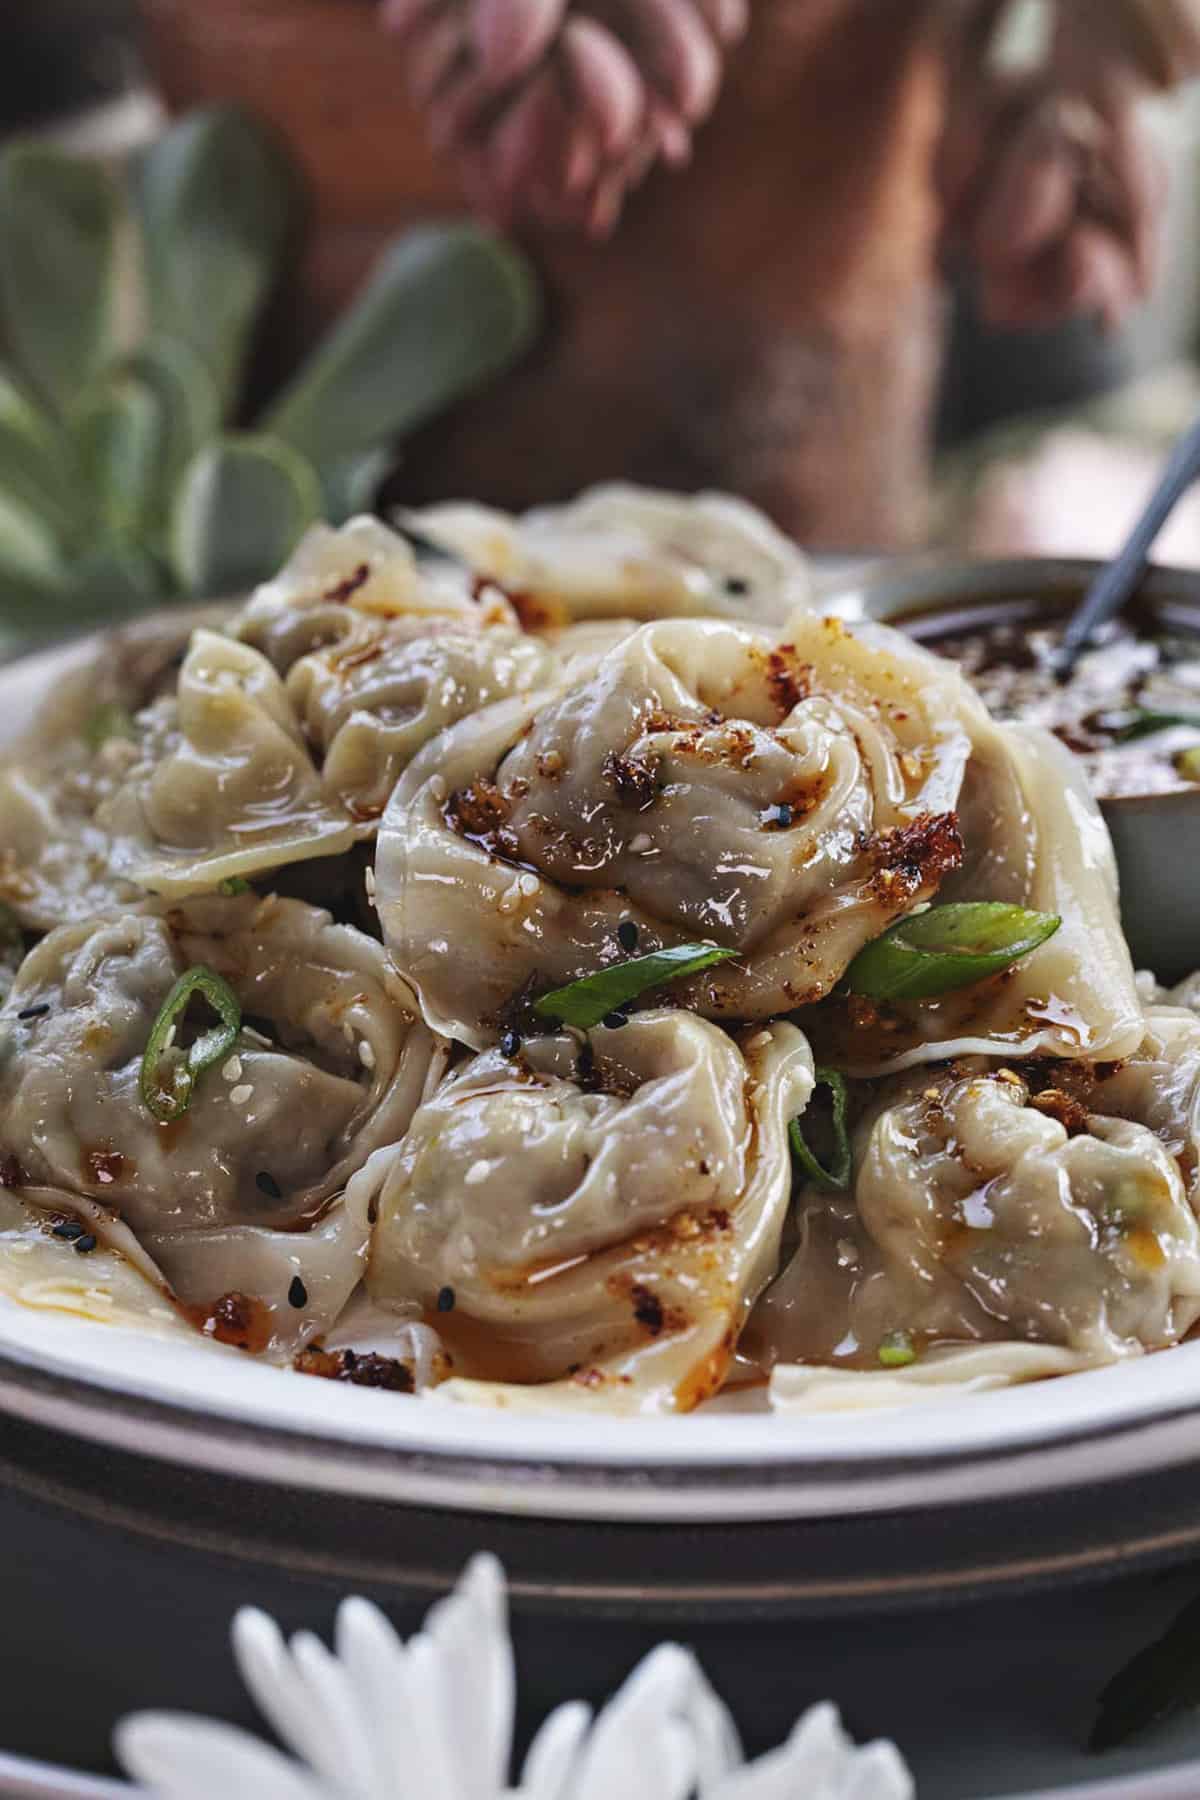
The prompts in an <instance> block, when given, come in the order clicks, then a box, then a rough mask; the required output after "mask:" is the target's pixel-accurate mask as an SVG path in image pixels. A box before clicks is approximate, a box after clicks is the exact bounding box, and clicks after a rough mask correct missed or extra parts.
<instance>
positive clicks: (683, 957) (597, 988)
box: [533, 944, 737, 1031]
mask: <svg viewBox="0 0 1200 1800" xmlns="http://www.w3.org/2000/svg"><path fill="white" fill-rule="evenodd" d="M736 955H737V951H736V950H720V949H718V948H717V946H716V945H715V944H676V945H675V947H674V948H673V949H671V950H655V951H653V952H652V953H651V955H649V956H631V957H629V958H628V959H627V961H625V962H619V963H613V964H611V966H610V967H609V968H607V969H598V970H597V971H596V973H595V974H594V975H583V976H581V977H580V979H579V980H578V981H571V982H568V983H567V985H566V987H560V988H555V989H554V991H553V992H552V993H549V994H543V995H542V997H541V999H540V1000H539V1001H537V1002H536V1004H535V1006H534V1009H533V1010H534V1013H535V1014H536V1016H537V1017H538V1018H539V1019H555V1020H557V1021H558V1022H559V1023H560V1024H562V1025H575V1026H577V1027H578V1028H579V1029H580V1030H581V1031H590V1030H591V1028H592V1026H593V1025H599V1023H600V1021H601V1020H602V1019H604V1018H607V1016H608V1014H609V1013H611V1012H616V1011H617V1009H618V1008H619V1007H622V1006H626V1005H628V1003H629V1001H630V1000H636V999H637V997H638V995H639V994H644V993H645V992H646V991H647V989H649V988H656V987H661V986H662V985H663V983H664V982H667V981H678V980H679V979H680V978H681V977H682V976H684V975H695V974H697V973H698V972H699V971H700V970H701V969H709V968H711V967H712V965H713V964H714V963H719V962H727V961H728V959H729V958H730V957H731V956H736Z"/></svg>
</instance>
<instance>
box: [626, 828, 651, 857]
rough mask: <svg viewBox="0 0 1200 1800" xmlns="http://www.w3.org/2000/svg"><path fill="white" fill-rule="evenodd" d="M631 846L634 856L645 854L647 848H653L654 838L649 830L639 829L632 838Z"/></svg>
mask: <svg viewBox="0 0 1200 1800" xmlns="http://www.w3.org/2000/svg"><path fill="white" fill-rule="evenodd" d="M629 848H630V850H631V851H632V853H633V855H634V856H645V854H646V852H647V850H653V848H654V839H653V838H652V837H651V836H650V833H649V832H648V831H639V832H638V834H637V836H636V837H632V838H630V840H629Z"/></svg>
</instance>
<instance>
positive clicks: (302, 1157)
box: [0, 894, 448, 1348]
mask: <svg viewBox="0 0 1200 1800" xmlns="http://www.w3.org/2000/svg"><path fill="white" fill-rule="evenodd" d="M196 967H201V968H203V969H205V970H206V971H209V972H210V973H211V974H212V975H213V976H215V977H217V978H218V979H219V980H220V981H221V982H224V983H225V984H226V985H227V987H228V989H229V990H230V992H231V993H232V995H233V996H234V998H235V1000H236V1004H237V1007H238V1009H239V1016H238V1017H237V1018H236V1019H235V1020H234V1022H233V1026H232V1027H231V1029H230V1035H229V1039H228V1042H227V1043H225V1045H224V1047H223V1049H222V1051H221V1055H220V1059H219V1066H218V1065H217V1064H214V1065H213V1066H209V1067H206V1068H205V1069H204V1072H203V1073H202V1074H200V1075H199V1076H198V1077H197V1078H196V1079H195V1082H194V1087H193V1088H192V1089H191V1092H190V1096H189V1098H188V1102H187V1104H186V1106H180V1107H179V1108H178V1109H176V1108H173V1107H168V1109H167V1110H168V1113H172V1114H174V1116H172V1117H169V1118H168V1119H166V1120H164V1118H163V1117H162V1116H160V1113H158V1112H155V1111H152V1110H151V1107H150V1105H149V1103H148V1101H147V1098H146V1088H145V1078H144V1074H143V1059H144V1058H145V1056H146V1054H147V1050H148V1049H149V1048H150V1047H151V1039H152V1033H153V1032H154V1029H155V1026H156V1023H157V1022H158V1021H159V1019H160V1017H161V1015H162V1012H163V1008H164V1005H165V1003H166V1002H167V1000H168V998H169V996H170V995H171V992H172V989H173V987H174V984H175V983H176V981H177V979H178V978H179V977H180V976H181V975H182V974H183V972H184V971H186V970H189V969H192V968H196ZM201 991H202V992H203V991H204V990H201ZM22 1014H24V1015H25V1017H24V1018H22V1017H21V1016H20V1015H22ZM189 1017H190V1015H188V1014H187V1013H186V1012H185V1011H184V1010H183V1009H182V1008H181V1010H180V1014H179V1019H178V1031H179V1034H180V1036H179V1039H178V1041H172V1042H167V1041H165V1040H164V1041H163V1043H162V1046H161V1048H162V1054H163V1057H164V1059H165V1061H166V1062H169V1061H170V1059H171V1058H172V1057H173V1056H177V1055H178V1054H179V1053H180V1050H181V1047H182V1044H183V1036H182V1034H183V1030H184V1026H185V1023H186V1022H187V1021H188V1019H189ZM189 1029H190V1030H191V1031H192V1032H193V1033H196V1032H200V1031H201V1030H202V1029H203V1030H209V1029H214V1026H213V1021H212V1018H211V1016H209V1015H208V1014H205V1016H204V1017H203V1018H202V1019H201V1020H200V1021H199V1023H194V1022H193V1023H191V1024H190V1025H189ZM0 1031H2V1032H3V1033H4V1034H5V1035H6V1036H7V1037H8V1038H9V1040H10V1043H11V1044H12V1046H13V1047H14V1049H15V1050H16V1051H17V1054H10V1055H9V1056H8V1057H7V1058H6V1059H5V1061H4V1063H3V1065H2V1067H0V1119H2V1121H3V1124H2V1127H0V1139H2V1149H3V1154H4V1156H5V1157H6V1158H8V1159H9V1161H8V1163H7V1165H6V1166H7V1167H8V1169H9V1172H10V1175H11V1176H12V1178H13V1182H12V1184H13V1185H15V1186H17V1187H18V1188H23V1187H26V1186H28V1187H29V1188H31V1189H32V1188H50V1189H57V1190H59V1191H60V1192H62V1193H64V1194H71V1193H74V1194H78V1195H81V1196H84V1197H86V1198H88V1199H90V1200H91V1201H93V1202H96V1203H99V1204H101V1205H105V1206H110V1207H112V1208H115V1209H116V1210H117V1211H118V1212H119V1214H120V1217H121V1218H122V1219H123V1220H124V1222H125V1224H126V1225H127V1226H129V1227H130V1228H131V1229H132V1230H133V1231H134V1232H135V1233H136V1234H137V1237H138V1239H139V1240H140V1242H141V1243H142V1244H143V1246H144V1247H145V1248H146V1249H147V1250H148V1251H149V1252H150V1254H151V1255H152V1256H153V1257H154V1259H155V1261H156V1262H157V1264H158V1265H159V1267H160V1268H161V1269H162V1270H163V1271H164V1272H165V1274H166V1275H167V1277H168V1278H169V1280H170V1282H171V1284H172V1286H173V1287H174V1289H175V1291H176V1292H177V1293H178V1294H179V1295H180V1296H181V1298H183V1299H184V1300H186V1301H188V1302H190V1303H195V1304H197V1305H206V1304H211V1303H213V1302H215V1301H217V1300H218V1299H219V1298H220V1297H221V1296H222V1295H225V1294H228V1293H231V1292H238V1293H241V1294H244V1295H248V1296H250V1297H251V1298H253V1299H254V1300H255V1301H256V1302H258V1303H261V1306H262V1307H263V1308H265V1312H266V1317H265V1319H264V1323H265V1325H266V1328H267V1329H266V1332H265V1337H264V1342H263V1343H262V1344H261V1345H260V1346H259V1347H261V1348H269V1347H271V1346H272V1343H274V1346H275V1347H276V1348H278V1347H279V1345H280V1344H282V1343H285V1342H290V1341H292V1340H293V1339H294V1338H295V1337H296V1336H297V1334H298V1333H301V1334H302V1333H305V1332H306V1333H308V1334H311V1333H312V1332H313V1331H315V1330H317V1329H318V1328H319V1327H320V1325H321V1324H322V1323H323V1322H329V1321H331V1320H332V1318H333V1317H336V1315H337V1313H338V1312H339V1311H340V1310H341V1307H342V1306H343V1305H344V1303H345V1301H346V1299H347V1298H348V1296H349V1294H350V1292H351V1291H352V1290H353V1288H354V1286H355V1285H356V1283H357V1281H358V1279H359V1277H360V1275H361V1273H362V1268H363V1264H364V1258H365V1249H366V1237H367V1225H366V1220H365V1215H363V1217H361V1218H358V1219H354V1220H349V1219H347V1217H346V1216H345V1213H344V1209H342V1208H341V1207H340V1205H339V1203H338V1196H339V1195H340V1194H341V1193H342V1191H343V1190H344V1188H345V1187H346V1184H347V1182H348V1181H349V1178H350V1177H351V1175H352V1174H353V1173H354V1171H355V1170H356V1169H358V1168H360V1167H361V1166H362V1164H363V1163H364V1162H365V1161H366V1160H367V1158H368V1156H369V1155H370V1153H371V1152H372V1151H373V1150H375V1149H377V1148H378V1147H379V1146H380V1145H385V1144H392V1143H395V1142H397V1141H398V1140H399V1139H401V1138H402V1137H403V1135H404V1132H405V1131H406V1129H407V1127H408V1124H409V1121H410V1119H411V1118H412V1115H413V1113H414V1112H415V1110H416V1108H417V1107H418V1105H419V1104H420V1102H421V1100H422V1099H423V1098H424V1097H425V1095H426V1093H427V1092H429V1091H431V1090H432V1088H433V1087H434V1086H435V1085H436V1083H437V1081H438V1079H439V1078H440V1077H441V1075H442V1073H443V1072H444V1069H445V1066H446V1058H447V1055H448V1047H447V1046H446V1045H444V1044H442V1043H441V1042H440V1041H439V1040H438V1039H437V1038H435V1036H434V1035H433V1033H431V1032H430V1031H429V1030H428V1028H427V1027H426V1026H425V1025H424V1024H423V1023H422V1021H421V1019H420V1016H419V1014H418V1012H417V1007H416V1001H415V997H414V996H413V995H412V993H411V991H410V990H409V989H408V987H407V986H406V984H405V983H404V982H403V981H402V980H401V979H400V978H399V977H398V976H397V975H396V974H395V972H394V970H392V969H391V967H390V966H389V964H388V960H387V958H386V956H385V955H384V953H383V950H382V949H381V947H380V946H379V944H377V943H376V942H375V941H374V940H373V939H371V938H368V937H366V936H365V935H364V934H363V933H362V932H359V931H356V930H355V929H353V928H352V927H350V926H346V925H335V924H333V923H332V922H331V920H330V918H329V916H328V914H326V913H323V912H321V911H319V910H318V909H317V908H315V907H310V906H306V905H304V904H302V903H301V902H300V901H296V900H284V899H274V898H272V899H268V900H259V899H258V898H257V897H256V896H255V895H253V894H246V895H242V896H239V897H237V898H232V899H217V898H210V899H206V900H197V901H192V902H189V903H187V904H185V905H182V906H179V907H177V908H174V909H172V910H170V911H167V912H161V911H152V910H149V909H147V910H143V911H140V912H131V913H127V914H124V915H109V916H107V917H104V918H100V919H96V920H92V921H90V922H88V923H86V924H83V925H69V926H63V927H60V928H59V930H57V931H55V932H52V933H51V934H50V935H49V936H48V937H46V938H44V939H43V940H42V942H41V943H40V944H39V945H38V946H37V947H36V949H34V950H33V951H32V952H31V953H30V955H29V956H28V957H27V958H26V959H25V962H24V964H23V965H22V968H21V970H20V973H19V975H18V977H17V980H16V983H15V984H14V987H13V989H12V991H11V993H10V994H9V996H8V999H7V1001H6V1002H5V1004H4V1007H3V1009H2V1010H0ZM297 1274H299V1275H300V1276H301V1278H302V1282H303V1285H304V1287H305V1289H306V1293H307V1302H306V1305H305V1307H304V1308H302V1309H297V1308H295V1307H294V1306H293V1305H291V1304H289V1301H288V1290H289V1286H290V1284H291V1282H292V1280H293V1278H294V1277H295V1276H296V1275H297Z"/></svg>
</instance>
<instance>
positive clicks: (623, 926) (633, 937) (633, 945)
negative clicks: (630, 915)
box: [617, 919, 638, 950]
mask: <svg viewBox="0 0 1200 1800" xmlns="http://www.w3.org/2000/svg"><path fill="white" fill-rule="evenodd" d="M617 942H618V944H620V946H621V948H622V950H636V949H637V945H638V928H637V926H636V925H635V924H634V922H633V920H632V919H622V920H621V923H620V924H619V925H618V926H617Z"/></svg>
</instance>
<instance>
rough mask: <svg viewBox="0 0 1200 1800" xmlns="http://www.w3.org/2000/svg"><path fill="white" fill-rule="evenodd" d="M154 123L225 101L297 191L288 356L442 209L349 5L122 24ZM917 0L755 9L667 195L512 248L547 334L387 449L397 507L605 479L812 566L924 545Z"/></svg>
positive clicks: (935, 72)
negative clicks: (811, 559)
mask: <svg viewBox="0 0 1200 1800" xmlns="http://www.w3.org/2000/svg"><path fill="white" fill-rule="evenodd" d="M142 5H143V12H144V16H145V22H146V27H147V30H146V38H147V44H148V50H149V54H150V58H151V61H152V65H153V67H154V69H155V71H156V74H157V76H158V79H159V80H160V82H161V84H162V87H163V89H164V91H165V93H166V95H167V98H168V100H169V101H170V103H171V104H172V105H173V106H184V105H189V104H193V103H196V102H198V101H202V100H210V99H213V98H215V97H223V98H236V99H239V100H241V101H243V102H245V103H246V104H247V105H249V106H251V107H253V108H255V109H257V110H258V111H259V112H260V113H262V114H265V115H266V116H267V117H268V118H269V119H271V120H272V121H273V122H274V123H275V124H276V125H277V126H278V127H279V128H280V129H282V130H283V132H284V133H285V134H286V135H287V137H288V138H289V139H290V141H291V143H292V145H293V147H294V149H295V151H296V153H297V155H298V156H299V158H300V160H301V162H302V164H303V166H304V168H305V170H306V173H307V175H308V177H309V179H310V181H311V184H312V192H313V197H314V216H313V231H312V237H311V241H310V244H309V248H308V250H307V253H306V256H305V261H304V268H303V276H302V280H301V282H300V283H299V286H298V291H297V293H296V295H295V298H294V304H293V308H292V312H291V314H290V316H289V318H288V319H287V320H286V321H285V328H284V331H283V336H282V339H281V340H280V341H282V342H286V343H288V344H289V346H290V347H294V346H295V345H297V344H298V343H299V342H300V341H302V340H303V339H304V338H306V337H307V336H310V335H311V334H312V332H313V331H314V330H315V329H316V326H317V324H318V322H319V321H320V320H321V319H322V318H324V317H326V316H328V315H329V314H330V313H331V312H332V311H334V310H335V309H336V308H337V307H338V306H339V305H340V304H342V302H343V301H344V300H345V298H346V296H347V295H348V294H349V293H350V292H351V291H352V289H353V288H354V286H355V284H356V283H357V281H358V280H359V279H360V278H361V276H362V273H363V271H364V270H365V268H366V267H367V265H368V264H369V262H370V260H371V258H372V256H373V255H374V254H375V252H376V251H377V249H378V247H379V245H380V243H381V242H382V241H383V240H384V239H386V238H387V237H388V236H390V235H391V234H392V233H394V232H395V231H397V230H399V229H401V228H402V227H403V226H404V225H405V224H406V223H408V222H410V221H412V220H413V219H415V218H418V217H427V216H429V215H430V214H431V213H445V212H448V211H459V210H461V209H462V202H461V199H460V197H459V193H458V189H457V186H456V182H455V177H454V172H453V170H452V169H450V168H448V167H446V166H444V165H440V164H439V163H438V162H436V161H435V159H434V158H433V157H432V156H431V154H430V153H429V151H428V149H427V148H426V146H425V143H424V140H423V136H422V128H421V122H420V120H419V119H418V118H417V117H416V116H415V115H414V114H413V112H412V109H411V108H410V107H409V105H408V103H407V101H406V99H405V94H404V81H403V68H402V63H401V58H400V56H399V54H398V51H397V50H396V48H395V46H394V44H393V43H392V42H391V41H390V40H389V39H388V38H387V37H386V36H385V35H383V34H382V33H381V32H380V31H379V30H378V28H377V26H376V22H375V18H374V8H373V6H372V5H371V4H369V3H368V0H142ZM937 11H938V8H937V5H936V0H771V3H770V4H769V5H759V6H758V7H757V8H756V10H755V16H754V25H753V27H752V30H751V33H750V36H749V38H748V40H747V42H746V43H745V44H744V45H743V46H742V47H741V48H740V49H739V50H738V52H737V53H736V55H735V57H734V59H733V62H732V65H731V68H730V71H729V77H728V80H727V84H726V88H725V90H724V93H723V95H722V98H721V101H720V104H719V106H718V108H717V111H716V113H715V115H714V117H713V119H712V120H711V121H710V123H709V124H708V125H707V127H706V128H705V129H704V130H703V131H702V132H701V133H700V135H699V137H698V140H697V149H696V156H695V160H694V162H693V164H692V165H691V167H690V168H689V169H687V170H686V171H685V172H684V173H683V174H682V175H671V174H667V173H662V174H658V175H656V176H654V177H652V178H651V180H650V181H649V182H648V183H647V185H646V187H645V188H644V189H643V190H642V191H641V192H640V193H639V194H638V195H636V196H635V198H634V200H633V202H632V204H631V205H630V207H629V209H628V211H627V213H626V216H625V218H624V220H623V222H622V224H621V227H620V229H619V231H618V232H617V234H616V236H615V238H614V239H613V240H612V241H611V242H610V243H608V244H605V245H592V244H586V243H583V242H581V241H579V240H577V239H575V238H573V237H567V236H546V237H540V238H537V239H535V240H533V241H532V242H531V244H530V248H531V249H532V251H533V253H534V255H535V256H536V258H537V260H538V262H539V265H540V266H541V268H542V271H543V274H544V277H545V280H546V283H547V288H548V293H549V296H550V313H549V320H548V325H547V330H546V333H545V336H544V339H543V341H542V343H541V344H540V345H539V347H538V349H537V350H536V352H535V353H534V355H533V356H531V357H530V358H529V360H528V361H527V362H526V364H525V365H524V366H523V367H522V368H521V369H520V370H518V371H516V372H515V373H514V374H513V375H511V376H510V377H508V378H507V379H506V380H505V381H504V382H502V383H501V384H499V385H498V386H497V387H496V388H494V389H493V390H492V391H491V392H489V393H488V394H486V395H484V396H482V397H480V398H479V399H478V400H476V401H474V402H472V403H471V404H470V405H468V406H466V407H464V408H463V409H461V410H460V411H459V413H458V414H457V415H456V416H455V417H454V418H452V419H449V420H446V421H443V422H441V423H440V424H439V425H438V426H437V427H435V428H433V429H432V430H430V431H428V432H426V433H425V434H424V435H423V437H422V438H421V440H420V441H418V442H416V443H414V444H413V445H412V446H410V450H409V453H408V454H407V455H406V458H405V464H404V470H403V475H402V481H403V488H404V493H405V497H406V498H409V499H412V500H419V499H425V498H433V497H441V496H445V495H446V494H448V493H450V492H452V491H456V490H457V491H461V492H470V493H472V494H475V495H478V496H479V497H482V498H486V499H489V500H492V501H495V502H498V503H500V504H505V505H520V504H526V503H528V502H530V501H532V500H534V499H552V498H556V497H560V496H565V495H566V494H568V493H570V492H572V491H573V490H574V489H576V488H578V487H580V486H582V485H583V484H584V483H586V482H588V481H592V480H596V479H600V478H605V477H613V476H618V475H623V476H627V477H631V478H634V479H638V480H643V481H652V482H662V483H666V484H676V485H680V486H686V487H695V486H703V485H715V486H720V487H728V488H733V489H736V490H738V491H740V492H742V493H745V494H748V495H749V496H750V497H751V498H753V499H755V500H757V501H759V502H760V503H762V504H763V505H765V506H766V507H767V508H768V509H769V510H770V511H771V512H772V513H773V514H774V515H775V517H776V518H777V519H778V520H779V521H780V522H781V523H782V524H783V525H784V526H785V527H787V528H789V529H791V530H793V531H795V532H797V533H798V534H800V535H801V536H803V537H804V538H806V539H808V540H810V541H814V542H819V543H823V544H826V545H844V546H852V545H863V544H875V545H885V544H894V543H899V542H905V541H909V540H911V539H912V538H913V536H914V535H915V534H916V533H917V531H918V530H919V527H920V523H921V503H922V494H923V477H924V468H925V442H926V436H927V424H928V414H929V406H930V391H931V382H932V374H933V369H934V363H935V356H934V345H935V326H936V306H935V302H934V299H933V291H932V285H931V266H932V240H933V234H934V231H935V228H936V218H935V209H934V205H933V201H932V197H931V192H930V184H929V166H930V159H931V154H932V144H933V138H934V134H935V133H936V131H937V129H938V126H939V124H940V118H941V98H942V95H941V87H942V70H941V59H940V57H939V55H938V53H937V45H936V42H935V41H934V35H933V32H932V30H931V22H932V20H933V18H934V16H935V14H936V13H937Z"/></svg>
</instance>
